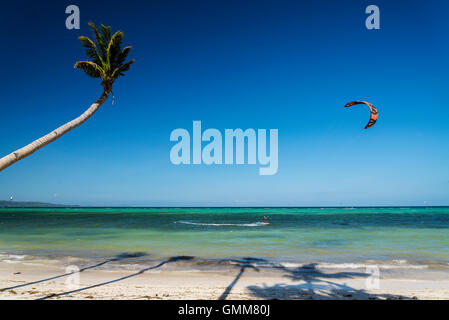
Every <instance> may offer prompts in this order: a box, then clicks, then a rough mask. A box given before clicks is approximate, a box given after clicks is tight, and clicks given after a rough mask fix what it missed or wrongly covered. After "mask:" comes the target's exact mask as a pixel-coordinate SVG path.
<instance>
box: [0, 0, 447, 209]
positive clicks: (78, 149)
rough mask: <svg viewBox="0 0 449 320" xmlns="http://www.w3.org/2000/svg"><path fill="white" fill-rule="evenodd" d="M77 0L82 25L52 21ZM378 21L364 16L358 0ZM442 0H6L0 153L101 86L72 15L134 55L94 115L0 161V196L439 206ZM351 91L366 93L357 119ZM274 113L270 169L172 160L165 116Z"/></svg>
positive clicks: (255, 120) (181, 121)
mask: <svg viewBox="0 0 449 320" xmlns="http://www.w3.org/2000/svg"><path fill="white" fill-rule="evenodd" d="M69 4H77V5H78V6H79V7H80V10H81V29H80V30H67V29H66V28H65V18H66V14H65V7H66V6H67V5H69ZM369 4H376V5H378V6H379V7H380V10H381V29H380V30H367V29H366V28H365V18H366V16H367V15H366V14H365V8H366V6H367V5H369ZM448 17H449V4H448V2H447V1H444V0H441V1H435V0H432V1H377V0H376V1H360V0H359V1H321V0H320V1H261V0H257V1H255V0H254V1H249V0H245V1H234V0H226V1H218V0H217V1H196V0H189V1H170V0H161V1H148V2H147V1H145V2H144V1H132V0H128V1H125V2H124V1H76V3H74V2H73V3H72V2H71V1H70V2H68V1H58V2H57V4H55V3H50V1H21V2H17V1H15V2H14V1H9V2H8V3H3V4H2V11H1V13H0V19H1V20H0V23H1V28H0V30H1V31H0V33H1V34H0V36H1V39H2V42H3V46H2V50H1V51H0V57H1V61H2V77H1V78H2V80H1V89H0V90H1V91H0V92H1V100H0V101H1V102H0V108H1V114H2V116H1V118H0V124H1V125H0V154H1V155H2V156H3V155H6V154H8V153H10V152H12V151H14V150H15V149H17V148H19V147H22V146H24V145H25V144H27V143H29V142H31V141H32V140H34V139H35V138H38V137H40V136H42V135H43V134H46V133H47V132H49V131H50V130H52V129H54V128H56V127H58V126H59V125H61V124H63V123H65V122H67V121H69V120H71V119H73V118H75V117H76V116H78V115H79V114H80V113H82V112H83V111H84V109H86V108H87V107H88V106H89V105H90V104H91V103H92V102H93V101H95V99H96V98H97V97H98V96H99V95H100V94H101V87H100V84H99V81H98V80H97V79H91V78H88V77H87V76H86V75H85V74H84V73H83V72H81V71H79V70H75V69H73V64H74V63H75V61H76V60H82V59H84V50H83V48H82V47H81V45H80V43H79V41H78V39H77V37H78V36H79V35H88V36H91V30H90V28H89V27H88V26H87V22H89V21H94V22H95V23H97V24H99V23H104V24H106V25H111V26H112V28H113V29H121V30H123V31H124V32H125V44H130V45H132V46H133V47H134V51H133V53H132V57H133V58H135V59H136V63H135V64H134V65H133V66H132V68H131V70H130V71H129V72H128V74H127V75H126V76H125V77H123V78H120V79H119V80H118V81H117V82H116V84H115V87H114V93H115V95H116V103H115V105H113V106H112V105H111V102H110V100H109V101H108V102H106V103H105V104H104V105H103V106H102V107H101V109H100V110H99V111H98V113H97V114H95V115H94V117H93V118H91V119H90V120H88V122H86V123H85V124H83V125H82V126H81V127H79V128H77V129H75V130H74V131H72V132H70V133H69V134H67V135H66V136H64V137H63V138H61V139H59V140H58V141H56V142H53V143H51V144H50V145H48V146H46V147H45V148H43V149H42V150H39V151H38V152H36V153H35V154H33V155H32V156H30V157H28V158H26V159H24V160H22V161H20V162H18V163H16V164H15V165H13V166H11V167H10V168H8V169H6V170H5V171H3V172H1V173H0V199H7V198H9V196H10V195H13V196H14V197H15V200H18V201H47V202H56V203H64V204H81V205H105V206H113V205H124V206H128V205H129V206H134V205H136V206H152V205H157V206H159V205H166V206H171V205H173V206H180V205H187V206H189V205H192V206H193V205H205V206H214V205H217V206H226V205H231V206H239V205H256V206H269V205H273V206H283V205H285V206H295V205H297V206H329V205H354V206H357V205H422V204H423V202H424V201H428V203H429V204H430V205H449V128H448V120H449V108H448V101H449V90H448V84H449V80H448V75H449V40H448V39H449V38H448V31H449V23H448ZM356 99H363V100H367V101H370V102H372V103H373V104H374V105H375V106H377V107H378V109H379V113H380V117H379V121H378V123H377V124H376V125H375V126H374V127H372V128H371V129H369V130H364V129H363V127H364V126H365V124H366V122H367V121H368V118H369V114H368V111H367V109H366V108H364V107H353V108H351V109H345V108H344V107H343V106H344V104H345V103H346V102H348V101H351V100H356ZM193 120H201V121H202V124H203V127H204V128H217V129H219V130H221V131H222V132H224V129H226V128H243V129H246V128H265V129H270V128H275V129H279V170H278V173H277V174H276V175H274V176H260V175H259V174H258V168H259V165H243V166H236V165H234V166H224V165H222V166H206V165H200V166H193V165H190V166H175V165H173V164H172V163H171V162H170V159H169V152H170V148H171V147H172V145H173V143H172V142H170V141H169V136H170V132H171V131H172V130H173V129H175V128H187V129H189V130H192V129H191V127H192V121H193Z"/></svg>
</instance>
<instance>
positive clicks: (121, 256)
mask: <svg viewBox="0 0 449 320" xmlns="http://www.w3.org/2000/svg"><path fill="white" fill-rule="evenodd" d="M147 255H148V254H146V253H143V252H135V253H128V252H124V253H120V254H118V255H116V256H115V257H113V258H111V259H107V260H105V261H102V262H100V263H97V264H94V265H91V266H88V267H84V268H81V269H79V270H78V271H73V272H68V273H63V274H59V275H57V276H54V277H50V278H45V279H41V280H36V281H32V282H27V283H24V284H19V285H17V286H12V287H7V288H1V289H0V292H3V291H6V290H12V289H18V288H22V287H26V286H30V285H33V284H37V283H41V282H46V281H51V280H55V279H59V278H63V277H67V276H70V275H73V274H76V273H81V272H83V271H86V270H89V269H94V268H97V267H100V266H102V265H104V264H106V263H109V262H115V261H120V260H125V259H132V258H140V257H144V256H147Z"/></svg>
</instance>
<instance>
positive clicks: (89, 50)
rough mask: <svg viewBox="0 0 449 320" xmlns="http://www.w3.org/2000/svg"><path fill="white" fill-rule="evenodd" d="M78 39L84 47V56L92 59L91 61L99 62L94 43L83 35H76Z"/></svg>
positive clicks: (99, 58)
mask: <svg viewBox="0 0 449 320" xmlns="http://www.w3.org/2000/svg"><path fill="white" fill-rule="evenodd" d="M78 39H79V40H80V41H81V43H82V44H83V47H84V48H86V56H88V57H89V58H91V59H93V62H95V63H96V64H101V63H102V61H101V57H100V56H99V55H98V52H97V47H96V46H95V43H94V42H93V41H92V40H91V39H89V38H88V37H85V36H81V37H78Z"/></svg>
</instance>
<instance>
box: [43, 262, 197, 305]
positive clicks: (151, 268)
mask: <svg viewBox="0 0 449 320" xmlns="http://www.w3.org/2000/svg"><path fill="white" fill-rule="evenodd" d="M192 259H194V257H191V256H175V257H170V258H168V259H166V260H164V261H162V262H160V263H159V264H157V265H155V266H152V267H148V268H145V269H142V270H140V271H138V272H135V273H132V274H130V275H127V276H124V277H121V278H118V279H114V280H110V281H105V282H102V283H97V284H94V285H91V286H87V287H84V288H79V289H75V290H72V291H66V292H62V293H55V294H50V295H48V296H45V297H42V298H39V299H36V300H46V299H49V298H54V297H59V296H63V295H69V294H72V293H76V292H81V291H84V290H88V289H92V288H96V287H101V286H105V285H108V284H111V283H115V282H118V281H123V280H126V279H129V278H132V277H135V276H138V275H140V274H142V273H144V272H146V271H149V270H153V269H157V268H160V267H162V266H163V265H165V264H167V263H172V262H177V261H187V260H192Z"/></svg>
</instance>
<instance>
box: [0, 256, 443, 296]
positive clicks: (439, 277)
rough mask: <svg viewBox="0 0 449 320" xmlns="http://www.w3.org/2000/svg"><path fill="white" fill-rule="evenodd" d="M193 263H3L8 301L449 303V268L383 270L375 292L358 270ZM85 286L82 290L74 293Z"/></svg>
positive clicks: (1, 285)
mask: <svg viewBox="0 0 449 320" xmlns="http://www.w3.org/2000/svg"><path fill="white" fill-rule="evenodd" d="M192 260H193V259H192V258H191V257H186V256H179V257H172V258H167V259H165V260H159V261H152V262H151V263H150V262H145V263H139V264H136V265H134V267H133V268H129V267H128V265H126V264H121V263H120V261H119V260H113V259H109V260H104V261H96V262H95V263H94V262H93V261H90V263H88V264H86V261H82V260H76V259H66V258H65V259H47V260H43V259H41V260H39V259H36V258H34V259H29V258H28V259H24V258H22V259H18V260H16V261H15V262H13V263H11V262H7V261H5V260H3V261H0V289H5V290H3V291H0V299H98V300H103V299H157V300H160V299H181V300H183V299H193V300H197V299H208V300H209V299H212V300H216V299H221V300H224V299H245V300H254V299H258V300H259V299H449V280H448V279H449V270H448V269H447V268H429V267H427V268H419V269H413V268H408V267H407V266H404V267H402V268H399V267H398V268H392V269H386V268H382V267H380V269H379V271H380V279H379V288H378V289H377V288H375V287H373V288H368V287H367V279H368V277H369V276H370V274H368V273H366V270H365V268H363V267H360V265H357V264H356V263H354V264H351V263H350V262H348V263H347V264H346V265H343V264H342V265H340V266H338V268H334V267H332V266H328V267H323V266H322V265H321V266H320V265H319V264H313V263H311V264H306V265H302V266H299V267H298V266H296V265H295V266H284V265H274V264H273V265H271V266H268V265H263V264H260V263H259V264H258V262H260V261H258V260H257V259H253V260H251V259H246V260H235V259H229V260H228V263H223V264H221V265H219V266H217V265H216V264H213V265H211V264H208V263H199V264H193V265H192V263H191V261H192ZM107 265H112V266H113V268H108V267H106V266H107ZM68 266H72V269H67V267H68ZM73 266H75V269H73ZM74 270H75V273H72V274H69V273H67V272H73V271H74ZM77 270H79V271H77ZM77 278H79V286H76V285H75V286H73V279H75V280H76V279H77ZM68 279H69V280H68ZM67 281H68V282H67ZM71 284H72V286H71Z"/></svg>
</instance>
